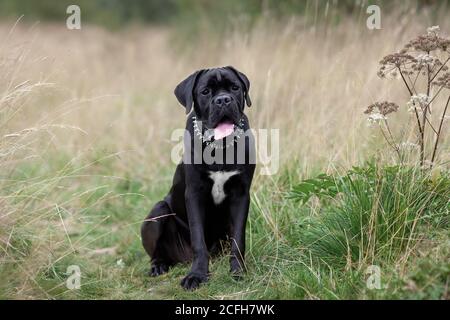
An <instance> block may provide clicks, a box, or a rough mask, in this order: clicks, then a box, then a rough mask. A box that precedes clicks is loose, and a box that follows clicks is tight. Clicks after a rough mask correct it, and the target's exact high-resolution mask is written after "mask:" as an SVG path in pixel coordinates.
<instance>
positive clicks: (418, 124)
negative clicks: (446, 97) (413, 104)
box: [398, 67, 424, 165]
mask: <svg viewBox="0 0 450 320" xmlns="http://www.w3.org/2000/svg"><path fill="white" fill-rule="evenodd" d="M398 71H399V72H400V76H401V77H402V80H403V83H404V84H405V86H406V88H407V89H408V92H409V94H410V96H411V97H412V96H413V95H414V94H413V91H412V90H411V88H410V87H409V85H408V82H406V79H405V76H404V75H403V72H402V69H401V68H400V67H398ZM414 113H415V115H416V120H417V126H418V127H419V145H420V165H423V158H422V157H423V154H424V141H423V137H424V135H423V128H422V124H421V122H420V117H419V113H418V112H417V109H416V108H414Z"/></svg>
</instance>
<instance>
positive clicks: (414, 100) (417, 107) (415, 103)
mask: <svg viewBox="0 0 450 320" xmlns="http://www.w3.org/2000/svg"><path fill="white" fill-rule="evenodd" d="M430 102H431V98H430V97H429V96H427V95H426V94H424V93H419V94H417V95H413V96H411V99H410V100H409V102H408V103H407V105H408V107H409V108H408V111H409V112H415V111H417V112H419V113H420V112H423V110H425V108H426V107H427V106H428V105H429V104H430Z"/></svg>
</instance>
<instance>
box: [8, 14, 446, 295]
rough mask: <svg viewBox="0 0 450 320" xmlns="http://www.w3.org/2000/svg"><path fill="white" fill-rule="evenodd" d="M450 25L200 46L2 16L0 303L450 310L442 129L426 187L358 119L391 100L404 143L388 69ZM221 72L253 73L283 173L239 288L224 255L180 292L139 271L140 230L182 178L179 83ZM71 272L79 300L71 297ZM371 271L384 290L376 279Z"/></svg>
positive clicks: (234, 39) (173, 278)
mask: <svg viewBox="0 0 450 320" xmlns="http://www.w3.org/2000/svg"><path fill="white" fill-rule="evenodd" d="M447 17H448V15H446V14H445V13H443V14H442V15H437V16H436V15H431V14H428V13H427V12H426V11H423V12H420V13H419V12H414V11H408V12H402V13H401V14H400V13H392V14H391V15H390V16H386V17H384V16H383V20H382V21H383V22H382V23H383V25H382V26H383V28H382V30H373V31H370V30H368V29H367V28H366V26H365V18H364V16H363V17H359V18H358V17H353V18H351V19H350V18H349V19H347V20H344V21H341V22H340V23H331V22H330V23H325V24H320V25H319V24H317V25H316V24H314V23H311V21H309V22H308V21H305V20H303V19H301V18H292V19H289V20H283V21H275V20H271V19H261V20H260V21H259V22H258V21H257V22H256V23H255V24H254V25H253V26H252V27H251V28H241V27H240V22H239V21H236V22H234V23H233V24H232V25H231V26H230V27H229V28H228V29H227V31H224V32H223V33H222V34H218V33H216V32H214V31H211V32H208V29H207V28H206V27H205V31H204V33H202V34H201V35H198V36H197V37H192V35H191V37H189V35H187V34H185V33H182V32H180V30H179V29H176V28H168V27H167V28H166V27H159V28H158V27H146V28H144V27H130V28H127V29H125V30H123V31H117V32H109V31H106V30H104V29H101V28H98V27H95V26H89V25H83V28H82V30H80V31H70V30H67V29H65V26H64V25H63V24H61V25H59V24H36V25H31V24H25V23H22V22H18V23H17V24H14V22H3V23H1V24H0V39H1V42H0V172H1V173H0V209H1V211H0V298H2V299H180V298H187V299H190V298H192V299H281V298H284V299H386V298H387V299H390V298H401V299H449V298H450V293H449V284H450V265H449V261H450V228H449V223H450V221H449V211H450V203H449V199H450V194H449V192H450V191H449V190H450V182H449V181H450V180H449V179H450V178H449V173H448V163H449V160H450V153H449V147H450V139H448V125H449V124H450V123H449V122H448V121H447V122H446V123H447V127H444V130H446V131H444V133H445V132H446V134H443V137H444V139H443V141H442V143H441V148H440V154H439V159H440V163H441V165H440V166H439V168H440V171H436V170H435V171H433V172H432V173H431V176H430V174H429V173H423V172H422V171H421V170H419V169H417V168H414V167H413V166H412V167H409V166H408V167H407V168H400V167H396V166H395V163H394V162H395V161H394V160H395V154H394V153H392V152H390V151H389V148H388V147H387V145H386V143H385V142H384V141H383V139H382V137H381V136H380V134H379V132H378V131H377V130H376V129H373V128H369V127H368V126H367V120H366V117H365V115H364V114H363V111H364V109H365V107H366V106H367V105H369V104H371V103H373V102H374V101H377V100H390V101H397V102H398V103H399V104H400V106H401V110H400V111H399V112H398V113H397V114H395V115H394V116H393V117H395V121H394V122H393V127H392V129H393V131H394V133H395V134H405V133H404V131H403V127H404V126H403V125H404V124H405V123H408V121H411V120H410V119H409V115H408V112H407V108H406V106H405V104H404V103H403V104H402V101H407V100H408V92H407V91H406V90H405V88H404V87H402V85H401V83H400V82H399V80H381V79H379V78H378V77H377V70H378V61H379V60H380V59H381V58H382V57H383V56H385V55H386V54H388V53H391V52H394V51H396V50H399V49H401V47H402V45H403V44H404V43H406V42H407V41H408V40H409V39H411V38H414V37H415V36H416V35H417V34H421V33H423V32H425V30H426V28H427V27H428V26H431V25H440V27H441V30H442V32H444V33H447V34H448V33H450V24H449V22H448V19H447ZM187 38H189V41H190V43H188V42H189V41H187ZM194 39H195V40H194ZM222 65H233V66H235V67H236V68H238V69H240V70H241V71H243V72H245V73H246V74H247V75H248V77H249V78H250V80H251V90H250V95H251V97H252V100H253V106H252V107H251V108H250V109H247V114H248V116H249V118H250V122H251V124H252V126H253V127H254V128H277V129H280V169H279V171H278V173H277V174H276V175H272V176H261V175H257V176H256V177H255V180H254V183H253V187H252V202H251V210H250V220H249V223H248V228H247V243H248V251H247V268H248V273H247V275H246V277H245V278H244V279H243V280H242V281H234V280H232V279H231V277H230V275H229V273H228V268H229V266H228V257H226V256H224V257H221V258H217V259H214V260H213V261H212V262H211V265H210V270H211V272H212V275H211V278H210V281H209V282H208V283H207V284H206V285H204V286H202V287H201V288H200V289H199V290H197V291H195V292H193V293H192V292H185V291H184V290H183V289H181V287H180V286H179V282H180V280H181V278H182V277H183V276H184V275H185V274H186V272H187V271H188V268H189V266H187V265H180V266H177V267H175V268H174V269H172V270H171V271H170V272H169V273H168V274H166V275H164V276H161V277H159V278H149V277H147V276H146V272H147V270H148V268H149V259H148V257H147V256H146V254H145V252H144V250H143V248H142V246H141V243H140V234H139V228H140V224H141V221H142V219H144V217H145V216H146V214H147V212H148V211H149V209H150V208H151V206H152V205H153V204H154V203H155V202H156V201H158V200H159V199H161V198H162V197H163V196H164V195H165V193H166V192H167V191H168V188H169V187H170V183H171V179H172V174H173V171H174V168H175V164H172V162H170V152H171V148H172V147H173V145H174V143H173V142H171V141H170V135H171V132H172V130H173V129H175V128H182V127H183V124H184V119H185V114H184V110H183V109H182V107H180V106H179V105H178V103H177V101H176V99H175V97H174V96H173V89H174V88H175V86H176V85H177V84H178V82H179V81H181V80H182V79H184V77H185V76H187V75H188V74H190V73H191V72H192V71H193V70H196V69H200V68H204V67H208V66H222ZM442 99H443V98H442ZM437 103H438V101H436V104H437ZM408 134H411V133H408ZM353 166H356V167H358V168H357V169H354V172H351V173H347V172H348V170H350V169H352V167H353ZM320 173H326V174H328V175H329V177H330V178H329V179H330V180H329V181H328V182H330V181H331V187H330V184H325V185H324V186H325V187H323V186H321V183H325V182H324V181H322V180H320V179H317V180H313V182H317V184H318V185H319V188H318V189H319V190H315V191H314V190H312V191H311V190H310V193H311V198H310V199H304V192H303V191H302V184H301V181H302V180H303V179H307V178H313V177H316V176H317V175H319V174H320ZM327 187H328V188H331V189H327ZM296 190H297V192H296ZM299 190H300V192H299ZM324 190H325V191H324ZM327 190H328V191H327ZM333 192H335V193H333ZM70 265H77V266H79V267H80V270H81V288H80V289H78V290H69V289H68V288H67V287H66V279H67V277H68V274H67V268H68V266H70ZM370 265H377V266H379V267H380V270H381V284H382V287H381V288H380V289H373V290H370V289H368V287H367V285H366V280H367V277H368V275H367V274H366V270H367V267H369V266H370Z"/></svg>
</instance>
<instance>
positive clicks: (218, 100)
mask: <svg viewBox="0 0 450 320" xmlns="http://www.w3.org/2000/svg"><path fill="white" fill-rule="evenodd" d="M213 103H214V104H215V105H216V106H218V107H223V106H228V105H229V104H230V103H231V96H230V95H228V94H221V95H220V96H217V97H215V98H214V100H213Z"/></svg>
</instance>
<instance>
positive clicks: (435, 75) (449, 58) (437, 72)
mask: <svg viewBox="0 0 450 320" xmlns="http://www.w3.org/2000/svg"><path fill="white" fill-rule="evenodd" d="M449 61H450V56H449V57H448V58H447V60H445V62H444V63H443V64H442V66H441V67H440V68H439V69H438V71H436V73H435V74H434V76H433V77H432V78H431V81H433V80H434V78H436V77H437V75H438V74H439V72H441V70H442V68H444V66H445V65H446V64H447V62H449Z"/></svg>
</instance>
